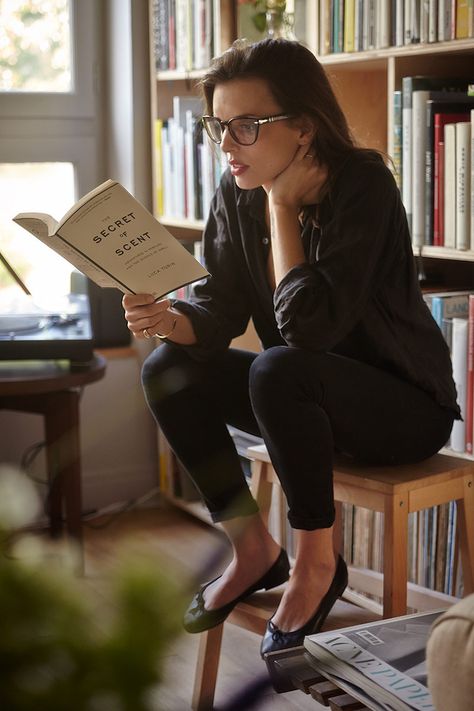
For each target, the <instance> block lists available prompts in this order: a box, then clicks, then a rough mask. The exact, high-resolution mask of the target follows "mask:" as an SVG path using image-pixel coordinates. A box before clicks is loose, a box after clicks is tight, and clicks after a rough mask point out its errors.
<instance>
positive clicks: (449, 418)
mask: <svg viewBox="0 0 474 711" xmlns="http://www.w3.org/2000/svg"><path fill="white" fill-rule="evenodd" d="M142 377H143V387H144V390H145V396H146V399H147V402H148V405H149V407H150V409H151V411H152V412H153V414H154V416H155V418H156V420H157V422H158V424H159V426H160V427H161V428H162V430H163V433H164V435H165V436H166V438H167V440H168V442H169V444H170V445H171V447H172V449H173V450H174V452H175V453H176V455H177V457H178V458H179V459H180V461H181V462H182V464H183V465H184V466H185V468H186V469H187V471H188V472H189V474H190V475H191V477H192V479H193V480H194V482H195V484H196V486H197V487H198V489H199V491H200V493H201V495H202V497H203V500H204V502H205V503H206V505H207V507H208V509H209V511H210V513H211V516H212V519H213V520H214V521H224V520H227V519H229V518H233V517H234V516H239V515H249V514H251V513H254V512H255V511H257V510H258V508H257V505H256V503H255V501H254V499H253V498H252V496H251V494H250V491H249V489H248V486H247V483H246V479H245V476H244V474H243V471H242V468H241V465H240V460H239V457H238V455H237V452H236V450H235V447H234V444H233V441H232V438H231V437H230V435H229V433H228V431H227V427H226V424H229V425H233V426H234V427H237V428H239V429H241V430H244V431H246V432H249V433H251V434H254V435H260V436H261V437H263V439H264V441H265V444H266V446H267V448H268V451H269V454H270V457H271V460H272V463H273V466H274V468H275V471H276V473H277V475H278V477H279V479H280V481H281V485H282V487H283V490H284V492H285V495H286V497H287V501H288V507H289V514H288V519H289V522H290V524H291V526H292V527H293V528H299V529H304V530H314V529H317V528H327V527H329V526H331V525H332V524H333V522H334V500H333V487H332V461H333V455H334V452H335V451H338V452H341V453H344V454H347V455H349V456H351V457H354V458H356V459H358V460H361V461H363V462H366V463H368V464H403V463H410V462H416V461H420V460H422V459H424V458H426V457H429V456H431V455H432V454H434V453H436V452H437V451H438V450H439V449H440V448H441V447H442V446H444V444H445V443H446V442H447V440H448V438H449V435H450V432H451V428H452V424H453V414H452V413H451V412H450V411H449V410H447V409H445V408H442V407H440V406H439V405H437V404H436V402H435V401H434V400H433V399H432V398H431V397H430V396H429V395H428V394H427V393H426V392H424V391H423V390H420V389H419V388H417V387H414V386H413V385H411V384H409V383H407V382H405V381H404V380H401V379H399V378H397V377H394V376H393V375H391V374H389V373H387V372H385V371H383V370H379V369H377V368H374V367H372V366H369V365H366V364H364V363H361V362H359V361H356V360H352V359H350V358H345V357H342V356H338V355H335V354H331V353H312V352H309V351H306V350H302V349H300V348H290V347H286V346H277V347H275V348H270V349H268V350H266V351H264V352H263V353H260V354H256V353H249V352H247V351H241V350H233V349H229V350H227V351H226V352H224V353H221V354H219V355H217V356H215V357H214V358H212V359H210V360H208V361H206V362H197V361H195V360H193V359H192V358H191V357H190V356H189V355H188V354H187V352H186V350H185V349H182V348H179V347H177V346H173V345H170V344H164V345H162V346H160V347H159V348H157V349H156V350H155V351H153V353H152V354H151V355H150V356H149V357H148V359H147V360H146V362H145V364H144V366H143V373H142Z"/></svg>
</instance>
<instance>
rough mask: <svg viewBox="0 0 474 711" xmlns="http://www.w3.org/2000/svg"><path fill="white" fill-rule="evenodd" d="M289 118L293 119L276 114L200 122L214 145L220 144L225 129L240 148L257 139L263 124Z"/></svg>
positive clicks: (209, 118) (209, 117)
mask: <svg viewBox="0 0 474 711" xmlns="http://www.w3.org/2000/svg"><path fill="white" fill-rule="evenodd" d="M289 118H293V117H292V116H289V115H288V114H276V115H275V116H266V117H265V118H253V117H252V116H237V117H236V118H231V119H229V120H228V121H221V120H220V119H218V118H217V117H216V116H203V117H202V119H201V120H202V123H203V125H204V128H205V129H206V133H207V135H208V136H209V138H210V139H211V141H213V142H214V143H221V142H222V134H223V133H224V129H225V128H227V129H228V131H229V133H230V135H231V136H232V138H233V139H234V141H236V142H237V143H240V145H241V146H251V145H253V144H254V143H255V141H256V140H257V138H258V131H259V128H260V126H262V125H263V124H265V123H273V122H274V121H283V120H284V119H289Z"/></svg>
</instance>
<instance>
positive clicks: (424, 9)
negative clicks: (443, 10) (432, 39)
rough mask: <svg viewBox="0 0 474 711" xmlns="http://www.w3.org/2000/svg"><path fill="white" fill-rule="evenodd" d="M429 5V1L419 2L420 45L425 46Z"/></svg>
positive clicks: (427, 32)
mask: <svg viewBox="0 0 474 711" xmlns="http://www.w3.org/2000/svg"><path fill="white" fill-rule="evenodd" d="M429 5H430V3H429V0H421V2H420V42H421V43H422V44H427V42H428V38H429V17H430V8H429Z"/></svg>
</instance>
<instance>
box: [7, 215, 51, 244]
mask: <svg viewBox="0 0 474 711" xmlns="http://www.w3.org/2000/svg"><path fill="white" fill-rule="evenodd" d="M13 222H16V223H17V224H18V225H20V227H23V229H25V230H26V231H27V232H31V234H32V235H34V236H35V237H37V238H38V239H40V240H41V241H42V242H45V240H46V239H47V238H48V237H50V236H51V235H54V233H55V232H56V228H57V226H58V223H57V222H56V220H55V219H54V218H53V217H51V215H46V213H44V212H21V213H20V214H19V215H17V216H16V217H14V218H13Z"/></svg>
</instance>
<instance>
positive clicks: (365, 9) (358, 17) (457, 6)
mask: <svg viewBox="0 0 474 711" xmlns="http://www.w3.org/2000/svg"><path fill="white" fill-rule="evenodd" d="M318 10H319V11H318V15H317V17H318V20H319V37H318V42H319V47H318V48H317V52H318V53H319V54H333V53H338V52H362V51H367V50H371V49H383V48H385V47H400V46H403V45H410V44H418V43H428V42H443V41H446V40H455V39H465V38H468V37H474V11H473V6H472V2H469V0H320V2H319V8H318Z"/></svg>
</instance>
